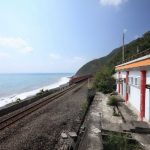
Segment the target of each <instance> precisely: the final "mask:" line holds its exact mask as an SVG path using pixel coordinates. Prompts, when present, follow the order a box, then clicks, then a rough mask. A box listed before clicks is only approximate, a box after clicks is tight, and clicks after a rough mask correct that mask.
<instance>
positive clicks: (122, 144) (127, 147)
mask: <svg viewBox="0 0 150 150" xmlns="http://www.w3.org/2000/svg"><path fill="white" fill-rule="evenodd" d="M104 150H142V148H141V147H140V145H139V143H138V142H137V141H134V142H131V141H130V140H129V139H128V137H127V135H122V134H120V133H118V134H114V133H109V134H108V136H107V138H106V139H105V142H104Z"/></svg>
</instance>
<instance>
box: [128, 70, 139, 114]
mask: <svg viewBox="0 0 150 150" xmlns="http://www.w3.org/2000/svg"><path fill="white" fill-rule="evenodd" d="M129 77H133V78H137V77H140V71H136V70H133V71H129ZM129 86H130V94H129V102H130V104H131V105H132V106H133V107H134V108H135V109H136V110H137V111H138V112H140V87H139V86H135V84H134V82H133V84H131V83H129Z"/></svg>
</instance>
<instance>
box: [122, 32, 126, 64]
mask: <svg viewBox="0 0 150 150" xmlns="http://www.w3.org/2000/svg"><path fill="white" fill-rule="evenodd" d="M124 38H125V31H123V39H122V40H123V45H122V63H123V62H124Z"/></svg>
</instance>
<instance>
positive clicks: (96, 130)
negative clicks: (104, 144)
mask: <svg viewBox="0 0 150 150" xmlns="http://www.w3.org/2000/svg"><path fill="white" fill-rule="evenodd" d="M92 131H93V132H94V133H96V134H98V133H100V132H101V130H99V129H98V128H95V129H93V130H92Z"/></svg>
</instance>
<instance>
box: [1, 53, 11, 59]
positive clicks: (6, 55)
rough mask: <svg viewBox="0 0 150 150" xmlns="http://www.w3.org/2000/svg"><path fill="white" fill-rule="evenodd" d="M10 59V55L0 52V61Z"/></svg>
mask: <svg viewBox="0 0 150 150" xmlns="http://www.w3.org/2000/svg"><path fill="white" fill-rule="evenodd" d="M7 58H10V55H9V54H8V53H5V52H0V60H2V59H7Z"/></svg>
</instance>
